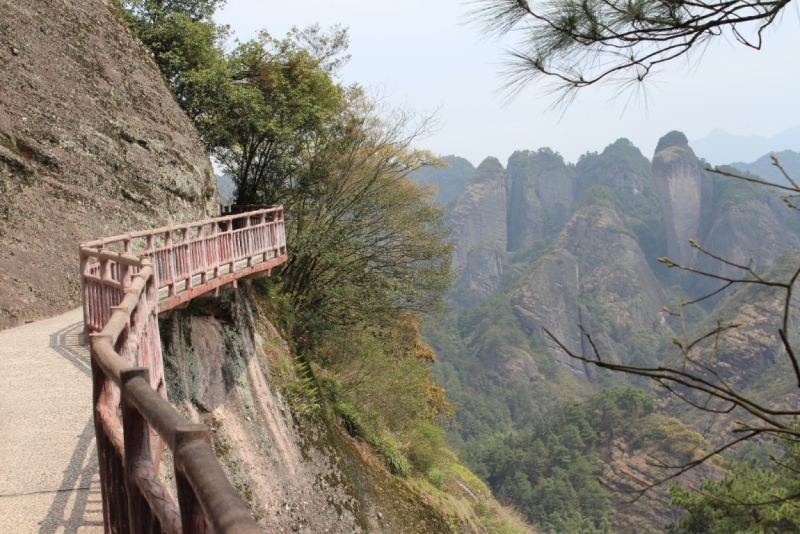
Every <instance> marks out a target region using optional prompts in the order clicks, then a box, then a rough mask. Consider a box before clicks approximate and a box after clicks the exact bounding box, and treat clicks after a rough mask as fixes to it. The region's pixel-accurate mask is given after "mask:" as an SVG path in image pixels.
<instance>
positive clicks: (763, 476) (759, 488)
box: [667, 441, 800, 534]
mask: <svg viewBox="0 0 800 534" xmlns="http://www.w3.org/2000/svg"><path fill="white" fill-rule="evenodd" d="M781 445H782V449H783V450H782V452H783V454H782V455H781V456H780V459H778V460H774V461H773V462H770V464H767V465H764V464H762V463H759V462H755V461H750V462H730V463H729V464H728V468H729V469H728V473H727V475H726V477H725V478H724V479H723V480H719V481H704V482H702V483H701V484H700V488H699V491H698V492H695V491H691V490H686V489H683V488H681V487H680V486H679V485H674V486H673V487H672V488H671V489H670V493H671V495H672V502H673V504H675V505H676V506H678V507H680V508H683V509H684V510H686V512H687V513H686V515H684V516H683V517H682V518H681V519H680V520H679V521H678V522H677V523H676V524H673V525H671V526H670V527H669V528H668V529H667V532H669V533H671V534H727V533H730V532H736V533H742V534H761V533H775V534H777V533H791V532H800V506H799V504H800V478H798V476H797V474H798V472H799V471H798V468H800V446H798V445H797V444H796V443H794V444H793V443H790V442H788V441H783V442H781Z"/></svg>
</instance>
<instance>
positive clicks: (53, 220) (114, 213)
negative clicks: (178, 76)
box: [0, 0, 218, 328]
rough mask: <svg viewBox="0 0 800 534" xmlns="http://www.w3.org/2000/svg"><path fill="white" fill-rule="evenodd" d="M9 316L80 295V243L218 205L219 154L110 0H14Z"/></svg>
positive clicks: (2, 108) (7, 10)
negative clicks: (208, 147)
mask: <svg viewBox="0 0 800 534" xmlns="http://www.w3.org/2000/svg"><path fill="white" fill-rule="evenodd" d="M0 65H2V68H0V88H1V89H0V328H4V327H9V326H12V325H15V324H19V323H22V322H27V321H31V320H34V319H37V318H40V317H43V316H48V315H53V314H55V313H57V312H60V311H63V310H65V309H68V308H71V307H75V306H78V305H79V303H80V295H79V289H80V287H79V281H78V280H79V279H78V254H77V246H78V243H80V242H83V241H87V240H91V239H94V238H98V237H103V236H111V235H115V234H119V233H123V232H127V231H135V230H141V229H146V228H148V227H153V226H161V225H166V224H171V223H179V222H185V221H189V220H195V219H199V218H204V217H207V216H210V215H213V214H215V212H216V211H217V209H218V208H217V193H216V185H215V182H214V177H213V172H212V168H211V164H210V161H209V159H208V155H207V154H206V152H205V150H204V147H203V145H202V142H201V140H200V138H199V136H198V134H197V132H196V131H195V129H194V127H193V126H192V124H191V122H190V121H189V119H188V118H187V117H186V116H185V115H184V114H183V112H182V111H181V109H180V107H179V106H178V104H177V103H176V102H175V100H174V98H173V97H172V94H171V93H170V91H169V88H168V87H167V84H166V82H165V80H164V79H163V77H162V76H161V73H160V72H159V70H158V68H157V66H156V65H155V63H154V61H153V60H152V58H151V56H150V54H149V52H148V51H147V50H146V49H145V48H144V46H143V45H142V44H141V43H140V42H139V41H138V40H137V39H136V38H135V37H134V36H133V35H132V34H131V33H130V31H129V30H128V29H127V28H126V27H125V26H124V24H123V22H122V21H121V19H120V17H119V15H118V14H117V12H116V11H115V8H114V6H113V3H112V2H111V1H110V0H76V1H73V2H63V1H58V0H35V1H34V0H32V1H25V2H19V1H15V0H0Z"/></svg>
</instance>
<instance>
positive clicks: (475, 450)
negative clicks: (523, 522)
mask: <svg viewBox="0 0 800 534" xmlns="http://www.w3.org/2000/svg"><path fill="white" fill-rule="evenodd" d="M654 410H655V401H654V400H653V398H652V397H650V396H648V395H647V394H645V393H643V392H642V391H640V390H638V389H634V388H623V387H611V388H608V389H605V390H603V391H601V392H600V393H597V394H595V395H592V396H591V397H589V398H588V399H587V400H586V401H584V402H581V403H574V404H570V405H568V406H566V407H565V408H564V409H562V410H561V411H560V412H559V413H558V414H557V415H554V416H551V417H548V418H546V419H545V420H543V421H542V422H541V423H539V424H537V425H535V426H534V427H533V428H531V429H527V430H523V431H518V432H510V433H508V434H505V435H495V436H493V437H484V438H483V439H481V440H478V441H477V442H476V445H474V446H473V447H471V448H470V449H469V450H468V451H467V453H466V454H465V459H466V460H467V464H468V465H469V466H470V467H471V468H472V469H473V471H475V472H476V473H478V474H479V475H481V476H483V477H484V478H485V480H486V481H487V482H488V484H489V486H490V487H491V488H492V490H493V491H494V492H495V493H496V494H497V495H499V496H501V497H502V498H505V499H506V500H508V501H509V502H511V503H513V504H514V506H515V507H517V509H519V510H520V511H522V512H523V513H524V514H525V515H526V516H527V517H528V518H529V519H530V520H531V521H534V522H535V523H537V524H538V525H540V527H541V528H542V529H543V531H544V532H551V531H552V532H558V533H580V534H582V533H584V532H592V533H594V532H609V531H610V527H609V525H610V514H611V500H610V498H609V495H608V492H607V490H606V489H605V488H604V487H602V486H601V485H600V484H599V483H598V482H597V476H598V474H599V468H600V465H601V462H600V458H599V456H598V455H597V453H596V452H595V447H596V446H597V445H599V444H601V443H605V442H609V441H610V440H612V439H614V438H615V436H617V435H619V434H620V433H621V432H625V433H627V432H628V431H629V430H630V429H632V428H634V427H635V426H636V425H637V424H638V423H639V422H641V421H642V420H645V419H647V418H648V416H649V415H650V414H652V413H653V411H654Z"/></svg>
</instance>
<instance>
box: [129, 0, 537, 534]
mask: <svg viewBox="0 0 800 534" xmlns="http://www.w3.org/2000/svg"><path fill="white" fill-rule="evenodd" d="M120 6H121V7H122V8H123V10H124V12H125V16H126V18H127V20H128V21H129V23H130V25H131V27H132V28H133V29H134V30H135V31H136V32H137V34H138V35H139V36H140V37H141V38H142V39H143V41H144V42H145V43H146V44H147V45H148V46H150V47H151V49H152V50H153V53H154V55H155V58H156V62H157V63H158V64H159V66H160V68H161V70H162V72H163V73H164V76H165V78H166V80H167V82H168V83H169V84H170V86H171V87H172V89H173V91H174V93H175V95H176V99H177V100H178V102H179V103H180V104H181V105H182V106H183V107H184V109H185V110H186V112H187V114H188V115H189V116H190V117H191V118H192V119H193V120H194V122H195V125H196V127H197V128H198V131H200V133H201V134H202V136H203V139H204V140H205V142H206V145H207V147H208V148H209V150H210V151H211V153H212V154H213V155H214V156H215V157H216V159H217V161H218V162H219V163H220V164H221V165H222V166H223V168H224V170H225V172H226V173H227V174H228V175H229V176H231V177H232V179H233V182H234V185H235V189H236V191H235V200H236V203H239V204H263V203H281V204H283V205H284V209H285V213H286V220H287V243H288V249H289V257H290V259H289V261H288V263H287V264H286V265H285V266H283V267H282V268H281V270H280V271H279V272H277V273H274V274H273V277H272V278H271V279H270V280H269V281H266V282H259V283H258V284H256V287H257V291H255V292H254V293H253V294H252V295H251V299H252V301H253V302H254V303H255V305H256V306H257V307H258V309H259V310H260V311H262V312H263V319H264V320H267V318H269V319H271V320H272V322H274V323H275V324H276V325H277V326H278V327H279V328H280V329H281V331H282V332H283V334H284V336H286V339H287V340H288V341H289V345H290V347H291V350H292V352H293V356H294V358H295V361H294V362H293V363H291V364H290V365H289V368H288V369H286V370H280V369H278V370H277V371H278V372H279V373H281V375H282V376H283V377H284V380H282V381H281V383H280V384H278V385H279V387H280V388H281V390H282V391H283V394H284V395H285V398H286V399H287V400H288V402H289V403H290V405H291V407H292V413H293V414H294V417H296V418H298V419H299V420H303V419H304V418H308V419H309V421H310V422H312V423H314V424H318V423H319V421H320V420H323V421H328V422H331V421H333V422H338V424H339V425H341V428H342V429H343V430H344V431H345V432H346V433H347V434H349V436H350V437H351V438H352V439H354V440H355V443H357V444H358V447H360V448H366V449H371V450H372V451H373V454H374V455H375V457H376V458H378V459H379V460H380V462H381V463H382V465H383V466H384V467H385V468H386V469H387V470H388V472H389V473H391V474H392V475H394V476H395V477H398V481H397V482H393V483H392V484H398V492H399V493H398V494H399V495H404V497H403V499H402V500H406V499H413V498H414V497H412V496H413V495H418V496H421V497H422V498H423V499H425V500H426V502H427V501H430V502H431V503H434V504H433V506H432V509H431V512H430V513H432V514H434V515H435V516H436V518H434V519H435V520H434V519H431V521H432V522H430V523H429V522H428V520H427V519H425V521H424V522H423V523H424V524H428V525H433V524H436V525H438V526H437V527H436V528H435V529H434V530H432V531H437V532H438V531H444V530H443V528H444V527H443V526H442V524H449V525H450V526H449V529H450V530H453V531H459V530H462V529H464V528H467V525H469V524H474V526H473V527H470V528H478V529H479V530H481V531H486V530H488V531H493V532H524V531H526V530H527V527H526V526H525V525H524V523H523V522H521V521H519V520H516V519H514V518H513V515H509V514H507V513H505V512H503V511H502V510H501V509H500V508H499V507H498V506H497V505H496V503H493V501H491V498H488V500H487V497H488V491H487V490H486V489H485V486H483V484H482V483H481V482H480V481H478V480H477V479H476V478H475V477H474V476H472V475H471V474H470V473H469V472H468V471H467V470H466V469H465V468H464V467H463V466H462V465H461V464H460V463H459V462H458V460H457V459H456V458H455V457H454V456H453V455H452V453H451V452H450V451H449V450H448V449H447V447H446V446H445V444H444V432H443V430H442V429H441V427H440V426H439V420H440V418H442V417H445V416H447V415H449V414H450V412H451V409H450V406H449V404H448V402H447V400H446V399H445V396H444V391H443V390H442V388H441V387H439V386H437V385H436V384H434V382H433V381H432V379H431V377H430V374H431V368H430V366H431V363H432V362H433V361H434V359H435V358H434V355H433V352H432V351H431V350H430V349H429V348H427V347H426V346H425V345H424V343H423V342H422V341H421V339H420V336H419V323H420V322H421V321H423V320H426V319H427V318H429V317H431V316H433V315H435V314H437V313H439V312H440V311H441V310H442V309H443V304H444V303H443V296H444V293H445V291H446V290H447V288H448V287H449V286H450V284H451V282H452V275H451V271H450V256H451V254H452V245H450V244H449V243H448V242H447V241H446V238H447V235H448V234H449V229H448V228H447V227H446V226H445V225H444V208H443V207H437V206H435V204H434V203H433V188H432V187H430V186H427V185H424V184H419V183H417V182H414V181H412V179H411V178H410V175H411V174H412V173H413V172H415V171H418V170H419V169H421V168H423V167H424V166H427V165H438V164H439V163H440V161H439V160H438V159H437V158H435V157H434V156H433V155H432V154H430V153H428V152H426V151H420V150H416V149H414V148H413V146H412V145H413V142H414V141H415V140H416V139H418V138H419V137H420V136H422V135H424V134H425V133H426V132H427V129H428V126H429V119H427V118H425V117H418V116H417V115H416V114H414V113H412V112H410V111H408V110H404V109H388V108H386V107H385V106H384V105H383V104H382V103H380V102H379V101H376V100H375V99H374V98H372V97H371V96H370V95H369V94H368V93H367V92H366V91H365V90H364V89H362V88H361V87H358V86H343V85H342V84H340V83H337V81H336V80H335V78H334V72H335V70H336V69H337V68H338V67H339V66H341V64H342V63H343V61H346V56H345V55H344V53H345V52H346V48H347V34H346V31H344V30H342V29H339V28H333V29H332V30H331V31H330V32H323V31H321V30H320V29H319V28H318V27H312V28H309V29H306V30H296V29H295V30H293V31H292V32H290V34H289V35H287V37H286V38H285V39H282V40H279V39H275V38H273V37H271V36H269V35H268V34H267V33H266V32H262V34H261V35H260V36H259V37H258V38H257V39H253V40H250V41H247V42H243V43H238V44H236V45H235V46H234V47H233V49H232V50H230V51H226V49H225V48H224V47H223V46H222V40H223V39H224V38H225V37H226V35H227V34H226V30H225V28H223V27H220V26H218V25H216V24H215V23H214V21H213V19H212V18H211V16H212V14H213V12H214V9H215V8H216V7H217V6H218V2H216V1H213V0H212V1H207V2H202V1H199V2H159V1H135V0H131V1H123V2H122V3H121V4H120ZM320 418H321V419H320ZM400 480H404V481H403V482H400ZM459 487H463V488H467V489H466V490H465V491H466V494H467V495H472V497H471V498H469V499H467V500H464V499H463V495H461V493H463V492H462V491H461V490H459V489H458V488H459ZM402 488H405V490H403V491H400V489H402ZM410 489H411V490H413V491H412V492H411V494H408V493H407V490H410ZM404 491H405V493H404ZM476 495H485V496H486V497H480V498H478V497H477V496H476ZM470 499H473V500H472V502H470ZM396 504H397V503H395V504H393V505H392V506H396ZM413 513H415V514H416V513H420V512H419V510H415V511H414V512H413ZM411 522H413V521H411ZM411 522H410V523H409V524H411ZM361 527H362V528H366V527H367V524H366V523H364V524H361ZM426 528H432V527H430V526H429V527H426Z"/></svg>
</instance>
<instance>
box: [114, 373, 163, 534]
mask: <svg viewBox="0 0 800 534" xmlns="http://www.w3.org/2000/svg"><path fill="white" fill-rule="evenodd" d="M149 374H150V371H149V370H148V369H147V368H146V367H132V368H129V369H125V370H124V371H122V372H121V373H120V383H121V385H122V388H121V389H122V402H121V408H122V429H123V432H124V439H125V445H124V446H125V487H126V489H127V493H128V521H129V525H130V531H131V533H132V534H139V533H140V532H158V531H160V528H159V526H158V521H157V520H156V518H155V516H154V515H153V512H152V510H151V509H150V506H149V505H148V504H147V500H146V499H145V498H144V496H143V495H142V491H141V489H140V488H139V484H138V482H137V476H136V471H137V469H138V468H139V467H142V466H143V465H147V464H150V463H152V460H151V455H150V431H149V428H148V425H147V421H146V420H145V418H144V417H142V414H140V413H139V411H138V410H137V409H136V408H135V407H134V406H133V405H131V403H130V402H129V401H128V399H127V397H128V392H127V384H128V383H129V382H130V381H131V380H133V379H135V378H142V379H143V380H144V381H145V382H147V383H148V384H149V383H150V377H149Z"/></svg>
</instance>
